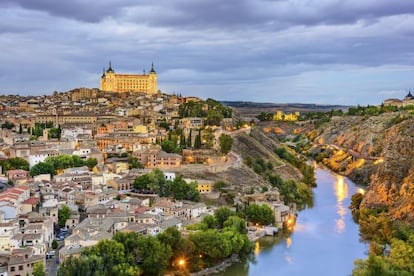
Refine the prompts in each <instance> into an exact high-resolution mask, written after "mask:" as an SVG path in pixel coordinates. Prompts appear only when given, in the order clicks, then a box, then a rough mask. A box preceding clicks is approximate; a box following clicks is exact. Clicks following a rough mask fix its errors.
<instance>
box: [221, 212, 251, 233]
mask: <svg viewBox="0 0 414 276" xmlns="http://www.w3.org/2000/svg"><path fill="white" fill-rule="evenodd" d="M223 227H224V228H232V229H234V230H236V231H237V232H238V233H240V234H246V233H247V227H246V221H245V220H244V219H242V218H240V217H238V216H230V217H229V218H228V219H227V220H226V221H225V222H224V223H223Z"/></svg>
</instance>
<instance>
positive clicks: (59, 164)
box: [45, 154, 73, 170]
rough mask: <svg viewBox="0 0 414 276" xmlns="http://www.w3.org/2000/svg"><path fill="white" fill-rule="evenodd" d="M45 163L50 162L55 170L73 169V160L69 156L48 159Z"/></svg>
mask: <svg viewBox="0 0 414 276" xmlns="http://www.w3.org/2000/svg"><path fill="white" fill-rule="evenodd" d="M45 162H51V163H52V164H53V166H54V168H55V170H62V169H67V168H73V159H72V156H71V155H67V154H63V155H59V156H56V157H48V158H46V160H45Z"/></svg>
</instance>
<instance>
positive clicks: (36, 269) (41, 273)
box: [33, 262, 46, 276]
mask: <svg viewBox="0 0 414 276" xmlns="http://www.w3.org/2000/svg"><path fill="white" fill-rule="evenodd" d="M45 275H46V273H45V268H44V266H43V262H37V263H35V264H34V266H33V276H45Z"/></svg>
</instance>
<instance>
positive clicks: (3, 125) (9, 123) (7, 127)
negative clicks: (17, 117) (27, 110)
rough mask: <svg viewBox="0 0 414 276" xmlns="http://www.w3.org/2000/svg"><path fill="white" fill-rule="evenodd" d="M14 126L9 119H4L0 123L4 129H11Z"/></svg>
mask: <svg viewBox="0 0 414 276" xmlns="http://www.w3.org/2000/svg"><path fill="white" fill-rule="evenodd" d="M14 127H15V125H14V124H13V123H11V122H9V121H6V122H4V123H3V124H2V125H1V128H3V129H5V128H6V129H12V128H14Z"/></svg>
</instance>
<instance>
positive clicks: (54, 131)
mask: <svg viewBox="0 0 414 276" xmlns="http://www.w3.org/2000/svg"><path fill="white" fill-rule="evenodd" d="M61 133H62V129H61V128H60V126H59V127H57V128H55V127H53V128H51V129H49V138H54V139H59V140H60V135H61Z"/></svg>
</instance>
